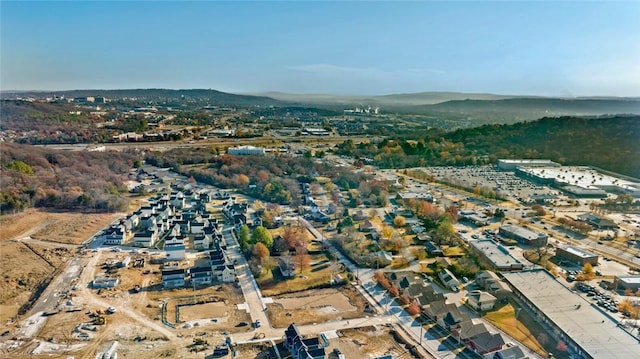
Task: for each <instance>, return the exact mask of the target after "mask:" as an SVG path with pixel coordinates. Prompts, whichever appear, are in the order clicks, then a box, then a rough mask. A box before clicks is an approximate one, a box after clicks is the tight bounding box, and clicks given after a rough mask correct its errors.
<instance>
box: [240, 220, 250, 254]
mask: <svg viewBox="0 0 640 359" xmlns="http://www.w3.org/2000/svg"><path fill="white" fill-rule="evenodd" d="M249 233H250V232H249V227H247V225H246V224H245V225H243V226H242V227H240V232H239V233H238V244H240V248H242V249H243V250H245V249H247V246H248V245H249Z"/></svg>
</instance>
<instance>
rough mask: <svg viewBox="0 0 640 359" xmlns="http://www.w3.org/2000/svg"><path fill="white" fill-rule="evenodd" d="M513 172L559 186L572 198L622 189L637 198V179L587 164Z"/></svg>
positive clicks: (604, 195)
mask: <svg viewBox="0 0 640 359" xmlns="http://www.w3.org/2000/svg"><path fill="white" fill-rule="evenodd" d="M516 174H518V175H519V176H522V177H525V178H528V179H531V180H533V181H535V182H538V183H544V184H547V185H550V186H554V187H557V188H560V189H562V190H563V191H565V192H567V193H569V194H571V195H574V196H576V197H606V194H607V192H610V193H621V192H622V193H628V194H630V195H632V196H634V197H640V182H638V180H635V179H633V178H629V177H624V176H621V175H618V176H614V175H611V174H606V173H603V172H600V171H598V170H595V169H593V168H591V167H584V166H563V167H553V166H549V167H518V168H517V170H516Z"/></svg>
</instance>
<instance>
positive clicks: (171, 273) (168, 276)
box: [162, 269, 185, 288]
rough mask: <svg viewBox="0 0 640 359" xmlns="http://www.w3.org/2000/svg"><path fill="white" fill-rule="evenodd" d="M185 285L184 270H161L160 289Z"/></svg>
mask: <svg viewBox="0 0 640 359" xmlns="http://www.w3.org/2000/svg"><path fill="white" fill-rule="evenodd" d="M184 285H185V270H184V269H163V270H162V287H164V288H178V287H184Z"/></svg>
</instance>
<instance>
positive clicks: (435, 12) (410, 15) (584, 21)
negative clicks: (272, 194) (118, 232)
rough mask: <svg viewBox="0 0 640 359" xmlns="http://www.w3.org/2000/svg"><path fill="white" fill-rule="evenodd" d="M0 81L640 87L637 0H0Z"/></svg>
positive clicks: (467, 88)
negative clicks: (281, 0) (96, 0)
mask: <svg viewBox="0 0 640 359" xmlns="http://www.w3.org/2000/svg"><path fill="white" fill-rule="evenodd" d="M0 14H1V15H0V16H1V18H0V20H1V22H0V24H1V25H0V30H1V35H0V51H1V52H0V61H1V63H0V88H1V89H2V90H61V89H78V88H83V89H87V88H91V89H96V88H108V89H113V88H151V87H160V88H211V89H217V90H222V91H229V92H261V91H284V92H296V93H333V94H388V93H402V92H419V91H461V92H491V93H500V94H532V95H561V96H585V95H586V96H590V95H611V96H640V1H631V2H610V1H609V2H595V1H590V2H573V1H572V2H540V1H538V2H521V1H518V2H508V1H500V2H478V1H476V2H452V1H448V2H401V3H399V2H369V1H360V2H311V1H295V2H264V1H262V2H237V1H236V2H208V1H197V2H187V3H185V2H168V1H134V2H124V1H108V2H94V1H89V2H82V3H80V2H72V1H46V2H30V1H20V2H17V1H16V2H12V1H0Z"/></svg>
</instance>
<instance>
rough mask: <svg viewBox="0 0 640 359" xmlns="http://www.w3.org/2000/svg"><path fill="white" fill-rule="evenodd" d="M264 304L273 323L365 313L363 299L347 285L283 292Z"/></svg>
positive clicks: (302, 322)
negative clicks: (272, 301)
mask: <svg viewBox="0 0 640 359" xmlns="http://www.w3.org/2000/svg"><path fill="white" fill-rule="evenodd" d="M273 300H274V303H273V304H268V305H267V316H268V317H269V320H270V321H271V325H272V326H273V327H283V328H284V327H286V326H287V325H289V324H290V323H292V322H293V323H296V324H311V323H321V322H325V321H330V320H336V319H338V318H342V319H349V318H360V317H363V316H364V315H365V313H364V308H365V306H366V303H367V302H366V300H365V299H364V298H363V297H362V296H361V295H360V293H359V292H358V291H357V290H356V289H355V288H354V287H353V286H351V285H345V286H342V287H339V288H328V289H317V290H309V291H304V292H298V293H289V294H283V295H281V296H278V297H274V298H273Z"/></svg>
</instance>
